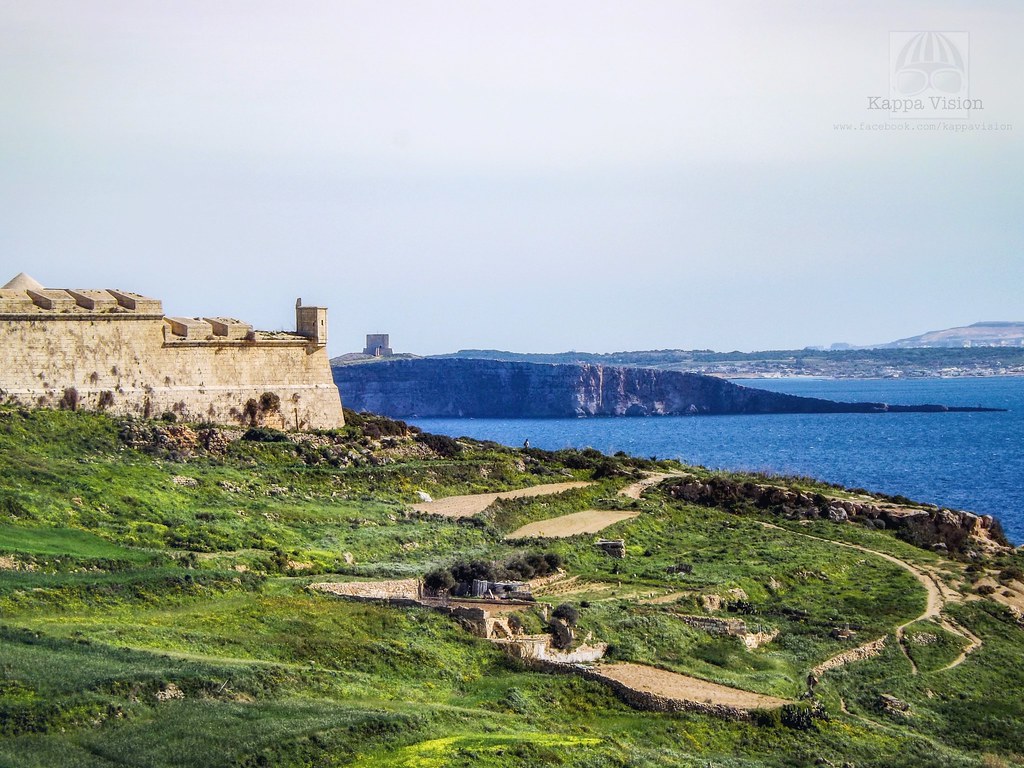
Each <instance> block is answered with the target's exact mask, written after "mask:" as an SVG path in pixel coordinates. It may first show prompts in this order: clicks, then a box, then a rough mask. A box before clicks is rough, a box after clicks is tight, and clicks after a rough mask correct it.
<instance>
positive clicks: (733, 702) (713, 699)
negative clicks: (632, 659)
mask: <svg viewBox="0 0 1024 768" xmlns="http://www.w3.org/2000/svg"><path fill="white" fill-rule="evenodd" d="M597 672H598V674H600V675H602V676H604V677H607V678H609V679H611V680H616V681H618V682H620V683H622V684H623V685H627V686H629V687H630V688H632V689H634V690H637V691H645V692H647V693H653V694H656V695H658V696H664V697H665V698H667V699H677V700H682V701H694V702H698V703H701V704H717V705H720V706H726V707H736V708H737V709H748V710H749V709H770V708H773V707H781V706H783V705H784V704H789V702H788V701H786V700H785V699H779V698H776V697H774V696H765V695H764V694H760V693H751V692H750V691H741V690H740V689H739V688H730V687H729V686H726V685H719V684H718V683H712V682H709V681H707V680H701V679H699V678H696V677H690V676H689V675H681V674H679V673H678V672H669V671H668V670H664V669H658V668H657V667H648V666H646V665H644V664H630V663H621V664H602V665H601V666H600V667H598V668H597Z"/></svg>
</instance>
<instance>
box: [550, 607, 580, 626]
mask: <svg viewBox="0 0 1024 768" xmlns="http://www.w3.org/2000/svg"><path fill="white" fill-rule="evenodd" d="M551 615H552V616H553V617H554V618H556V619H561V620H562V621H564V622H565V623H566V624H568V625H569V626H570V627H575V626H576V624H577V623H578V622H579V620H580V612H579V611H578V610H577V609H576V608H575V607H574V606H572V605H569V603H562V604H561V605H560V606H558V607H557V608H555V610H554V611H552V612H551Z"/></svg>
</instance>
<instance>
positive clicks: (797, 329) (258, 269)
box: [0, 0, 1024, 354]
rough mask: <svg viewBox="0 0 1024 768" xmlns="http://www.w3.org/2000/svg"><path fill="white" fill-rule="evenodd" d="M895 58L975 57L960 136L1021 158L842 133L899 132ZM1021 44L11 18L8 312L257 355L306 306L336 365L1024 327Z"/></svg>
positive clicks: (710, 16) (781, 12) (727, 32)
mask: <svg viewBox="0 0 1024 768" xmlns="http://www.w3.org/2000/svg"><path fill="white" fill-rule="evenodd" d="M894 30H897V31H899V30H908V31H915V30H922V31H927V30H936V31H943V30H945V31H950V30H952V31H961V30H962V31H966V32H969V33H970V43H969V72H968V73H967V76H968V79H969V86H970V97H972V98H980V99H982V101H983V103H984V109H983V110H975V111H974V112H972V113H971V114H972V117H971V120H970V121H968V122H969V123H970V124H977V123H987V124H991V123H996V124H1000V125H1003V126H1007V125H1010V126H1013V129H1014V130H1001V131H993V130H987V131H980V130H974V131H970V132H962V133H954V132H952V131H949V130H934V131H920V130H909V131H908V130H860V129H859V128H860V125H861V124H862V123H869V124H877V123H883V124H885V123H887V122H888V123H890V124H895V123H903V120H902V119H893V118H890V117H889V116H888V115H887V114H886V113H885V112H879V111H877V110H876V111H874V112H873V111H871V110H868V109H867V105H868V97H869V96H888V95H889V78H890V32H891V31H894ZM1022 32H1024V4H1021V3H1020V2H998V3H997V2H987V3H986V2H977V1H976V0H970V1H968V0H964V1H963V2H928V3H917V2H903V3H899V2H892V1H891V0H890V1H888V2H857V3H846V2H843V3H840V2H834V3H827V2H822V1H821V0H813V1H810V2H803V3H793V2H772V3H763V2H717V1H716V2H713V3H712V2H704V3H699V4H698V3H695V2H682V0H677V1H676V2H644V1H643V0H639V1H637V0H629V2H618V3H603V2H594V1H593V0H586V1H580V2H551V1H550V0H545V1H544V2H524V1H523V0H518V1H517V2H514V3H513V2H505V3H494V2H484V1H483V0H481V1H480V2H473V3H470V2H424V1H423V0H408V1H407V2H387V0H384V1H383V2H382V1H381V0H368V1H367V2H346V1H344V0H340V1H336V2H288V3H285V2H253V0H246V1H245V2H211V1H210V0H202V1H201V2H193V1H191V0H185V1H180V0H176V2H173V3H172V2H146V1H145V0H124V1H123V2H108V1H106V0H89V1H88V2H82V1H81V0H71V1H68V2H50V1H48V0H24V2H16V1H12V0H0V272H2V273H3V274H0V283H2V282H3V281H5V280H6V279H7V278H8V277H9V276H11V275H13V274H14V273H16V272H18V271H21V270H25V271H27V272H29V273H30V274H32V275H34V276H35V277H36V278H38V279H39V280H41V281H42V282H43V283H45V284H47V285H50V286H54V287H122V288H127V289H133V290H138V291H141V292H143V293H147V294H150V295H153V296H156V297H159V298H162V299H163V301H164V307H165V311H167V312H168V313H169V314H187V315H199V314H207V315H209V314H227V315H234V316H237V317H240V318H243V319H245V320H248V321H250V322H253V323H255V324H256V325H257V326H258V327H263V328H268V329H276V328H291V327H292V322H293V313H292V306H293V303H294V300H295V298H296V297H297V296H302V297H303V298H304V299H305V300H306V301H307V303H322V304H326V305H328V306H329V307H330V309H331V334H332V343H331V352H332V354H333V353H340V352H344V351H349V350H354V349H358V348H360V347H361V346H362V337H363V335H364V334H365V333H367V332H390V333H391V334H392V342H393V345H394V347H395V348H396V349H398V350H401V351H412V352H418V353H434V352H444V351H451V350H455V349H458V348H465V347H496V348H503V349H513V350H519V351H561V350H566V349H579V350H592V351H612V350H621V349H644V348H666V347H675V348H694V347H698V348H704V347H711V348H716V349H734V348H738V349H763V348H769V347H793V346H803V345H805V344H822V343H830V342H834V341H848V342H854V343H870V342H876V341H884V340H889V339H892V338H897V337H901V336H908V335H912V334H915V333H918V332H922V331H926V330H929V329H934V328H941V327H946V326H950V325H958V324H964V323H970V322H974V321H977V320H994V319H1011V320H1024V291H1022V286H1024V258H1022V256H1024V153H1022V142H1021V139H1022V137H1024V103H1022V102H1024V88H1022V87H1021V85H1020V82H1021V72H1024V46H1021V44H1020V39H1021V34H1022ZM965 55H966V54H965ZM843 123H849V124H851V125H852V126H854V128H855V130H840V129H838V128H837V127H836V126H837V124H843ZM914 124H915V125H919V124H921V123H920V121H914ZM948 124H950V125H952V124H953V123H948ZM959 124H962V123H959ZM7 273H10V274H7Z"/></svg>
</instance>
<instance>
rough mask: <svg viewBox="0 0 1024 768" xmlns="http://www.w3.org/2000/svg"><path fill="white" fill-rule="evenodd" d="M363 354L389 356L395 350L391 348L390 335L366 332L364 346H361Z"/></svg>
mask: <svg viewBox="0 0 1024 768" xmlns="http://www.w3.org/2000/svg"><path fill="white" fill-rule="evenodd" d="M363 354H364V355H372V356H373V357H391V356H392V355H394V354H395V351H394V350H393V349H391V336H390V334H387V333H368V334H366V346H365V347H364V348H363Z"/></svg>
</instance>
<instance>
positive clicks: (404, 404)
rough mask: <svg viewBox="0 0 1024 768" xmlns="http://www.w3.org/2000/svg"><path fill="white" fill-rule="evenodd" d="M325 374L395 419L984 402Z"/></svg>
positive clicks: (459, 367) (384, 368)
mask: <svg viewBox="0 0 1024 768" xmlns="http://www.w3.org/2000/svg"><path fill="white" fill-rule="evenodd" d="M333 374H334V381H335V383H337V385H338V387H339V388H340V389H341V392H342V394H343V396H344V398H345V402H346V404H347V405H348V407H350V408H353V409H355V410H358V411H372V412H374V413H380V414H383V415H386V416H391V417H403V418H404V417H414V416H415V417H421V418H426V417H450V418H459V417H463V418H572V417H584V416H697V415H725V414H769V413H884V412H940V411H981V410H990V409H985V408H961V407H948V406H944V405H889V404H886V403H841V402H834V401H831V400H822V399H818V398H810V397H798V396H795V395H786V394H782V393H777V392H768V391H765V390H760V389H754V388H751V387H743V386H739V385H737V384H733V383H731V382H729V381H724V380H722V379H719V378H715V377H713V376H705V375H701V374H695V373H683V372H679V371H666V370H657V369H653V368H626V367H618V366H608V365H600V364H594V363H576V364H566V365H550V364H539V363H519V362H503V361H497V360H462V359H452V358H448V359H440V358H423V359H416V360H388V361H381V362H377V363H370V364H364V365H341V366H334V367H333Z"/></svg>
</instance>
